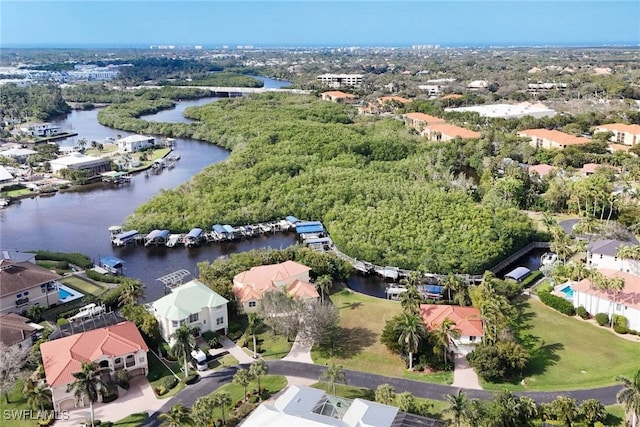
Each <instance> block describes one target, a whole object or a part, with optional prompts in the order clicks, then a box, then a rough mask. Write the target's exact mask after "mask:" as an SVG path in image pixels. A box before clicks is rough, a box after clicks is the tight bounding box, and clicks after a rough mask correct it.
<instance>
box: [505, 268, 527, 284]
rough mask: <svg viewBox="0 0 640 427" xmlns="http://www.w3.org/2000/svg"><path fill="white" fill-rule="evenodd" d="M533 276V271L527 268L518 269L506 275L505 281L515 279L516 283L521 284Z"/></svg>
mask: <svg viewBox="0 0 640 427" xmlns="http://www.w3.org/2000/svg"><path fill="white" fill-rule="evenodd" d="M529 274H531V270H529V269H528V268H527V267H516V268H514V269H513V270H511V271H510V272H508V273H507V274H505V275H504V278H505V279H513V280H515V281H516V282H521V281H522V280H523V279H524V278H525V277H527V276H528V275H529Z"/></svg>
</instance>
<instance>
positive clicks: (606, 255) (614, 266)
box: [587, 239, 640, 276]
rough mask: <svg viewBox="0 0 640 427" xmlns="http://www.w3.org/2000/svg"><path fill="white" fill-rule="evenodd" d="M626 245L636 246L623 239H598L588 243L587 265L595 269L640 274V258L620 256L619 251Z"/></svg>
mask: <svg viewBox="0 0 640 427" xmlns="http://www.w3.org/2000/svg"><path fill="white" fill-rule="evenodd" d="M625 246H634V245H633V243H631V242H623V241H621V240H611V239H609V240H596V241H595V242H591V243H589V244H588V245H587V265H588V266H589V267H590V268H594V269H602V268H604V269H608V270H617V271H623V272H625V273H630V274H633V275H636V276H640V260H633V259H629V258H620V257H618V251H619V250H620V248H622V247H625Z"/></svg>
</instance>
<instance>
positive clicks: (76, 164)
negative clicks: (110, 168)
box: [49, 153, 108, 173]
mask: <svg viewBox="0 0 640 427" xmlns="http://www.w3.org/2000/svg"><path fill="white" fill-rule="evenodd" d="M49 164H50V165H51V170H52V171H53V173H57V172H59V171H61V170H62V169H76V170H77V169H93V168H100V167H102V166H105V165H108V162H107V161H106V160H104V159H101V158H100V157H93V156H85V155H84V154H82V153H73V154H70V155H68V156H63V157H58V158H57V159H53V160H51V161H50V162H49Z"/></svg>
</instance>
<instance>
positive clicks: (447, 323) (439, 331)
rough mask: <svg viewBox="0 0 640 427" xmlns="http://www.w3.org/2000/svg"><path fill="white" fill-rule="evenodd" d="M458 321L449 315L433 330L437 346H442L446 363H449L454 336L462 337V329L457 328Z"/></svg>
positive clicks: (432, 333) (433, 338) (432, 334)
mask: <svg viewBox="0 0 640 427" xmlns="http://www.w3.org/2000/svg"><path fill="white" fill-rule="evenodd" d="M455 326H456V322H454V321H453V320H451V319H449V318H448V317H447V318H446V319H444V320H443V321H442V323H441V324H440V326H438V327H437V328H435V329H433V330H431V338H432V340H433V341H434V344H435V345H436V346H442V353H443V355H444V363H445V364H446V363H447V360H448V356H447V354H448V353H449V344H450V342H451V339H452V338H459V337H460V330H459V329H456V328H455Z"/></svg>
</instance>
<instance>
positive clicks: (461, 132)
mask: <svg viewBox="0 0 640 427" xmlns="http://www.w3.org/2000/svg"><path fill="white" fill-rule="evenodd" d="M421 133H422V135H423V136H425V137H426V138H427V139H429V140H431V141H436V142H446V141H451V140H452V139H455V138H461V139H472V138H480V137H481V136H482V135H481V134H480V132H475V131H472V130H469V129H465V128H463V127H460V126H456V125H452V124H449V123H436V124H430V125H427V126H425V127H424V128H423V129H422V132H421Z"/></svg>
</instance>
